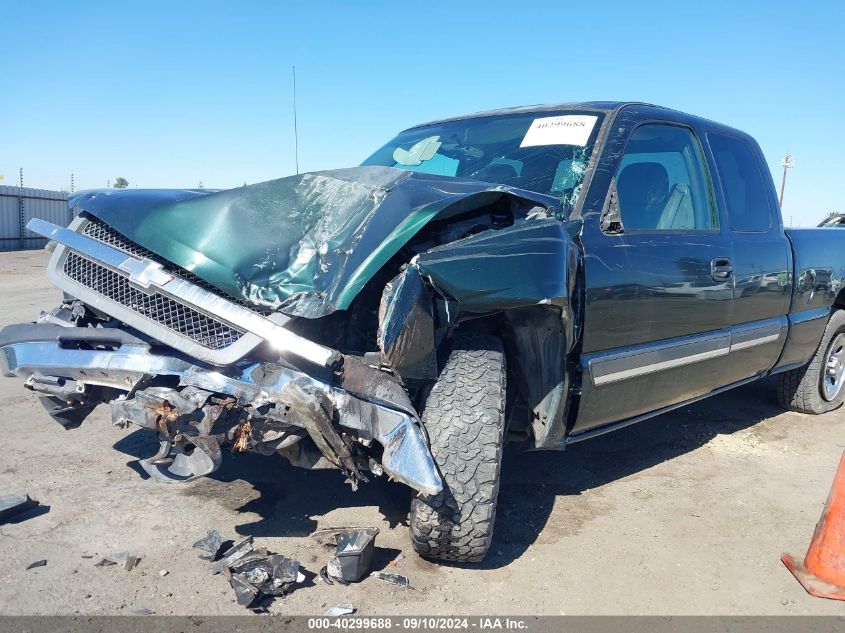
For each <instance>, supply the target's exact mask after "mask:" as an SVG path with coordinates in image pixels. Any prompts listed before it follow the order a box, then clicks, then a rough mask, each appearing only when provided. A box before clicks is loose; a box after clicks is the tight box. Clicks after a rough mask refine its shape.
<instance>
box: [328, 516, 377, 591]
mask: <svg viewBox="0 0 845 633" xmlns="http://www.w3.org/2000/svg"><path fill="white" fill-rule="evenodd" d="M377 535H378V528H377V527H370V528H360V529H355V530H349V531H347V532H340V533H338V534H337V537H336V538H337V551H336V552H335V556H334V557H333V558H332V559H331V560H330V561H329V565H327V567H328V572H329V575H330V576H335V577H338V576H339V577H340V578H342V579H343V580H345V581H346V582H358V581H359V580H361V578H363V577H364V576H365V575H366V574H367V572H368V571H370V563H371V562H372V560H373V550H374V549H375V543H376V536H377ZM335 561H337V565H338V566H339V568H340V570H339V572H340V573H339V574H337V573H334V562H335Z"/></svg>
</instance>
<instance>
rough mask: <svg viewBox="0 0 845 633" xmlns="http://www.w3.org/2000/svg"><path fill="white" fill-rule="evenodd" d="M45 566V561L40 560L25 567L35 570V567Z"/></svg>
mask: <svg viewBox="0 0 845 633" xmlns="http://www.w3.org/2000/svg"><path fill="white" fill-rule="evenodd" d="M46 566H47V560H46V559H42V560H37V561H35V562H34V563H30V564H29V565H27V569H35V568H36V567H46Z"/></svg>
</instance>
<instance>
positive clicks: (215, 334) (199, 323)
mask: <svg viewBox="0 0 845 633" xmlns="http://www.w3.org/2000/svg"><path fill="white" fill-rule="evenodd" d="M89 226H90V225H89ZM121 237H122V236H121ZM100 241H102V240H100ZM104 243H108V242H104ZM130 244H131V243H130ZM133 246H135V245H133ZM135 248H138V249H140V247H138V246H135ZM120 250H123V249H120ZM142 250H143V249H141V251H142ZM126 252H129V251H126ZM130 254H132V255H136V256H146V255H141V252H138V253H135V252H133V253H130ZM151 259H152V258H151ZM64 273H65V274H66V275H67V276H68V277H70V278H71V279H73V280H74V281H76V282H77V283H80V284H82V285H83V286H85V287H87V288H90V289H91V290H93V291H94V292H97V293H99V294H101V295H103V296H104V297H106V298H108V299H110V300H112V301H115V302H116V303H119V304H120V305H122V306H126V307H127V308H130V309H131V310H134V311H135V312H137V313H138V314H140V315H142V316H144V317H146V318H148V319H150V320H152V321H155V322H156V323H159V324H160V325H162V326H164V327H166V328H168V329H169V330H172V331H173V332H176V333H178V334H181V335H182V336H186V337H188V338H190V339H192V340H193V341H195V342H197V343H199V344H200V345H202V346H203V347H207V348H208V349H212V350H220V349H225V348H227V347H229V346H230V345H232V344H233V343H235V342H236V341H237V340H238V339H239V338H241V336H243V334H244V333H243V332H242V331H240V330H238V329H236V328H234V327H232V326H230V325H227V324H225V323H221V322H220V321H218V320H216V319H214V318H212V317H209V316H207V315H205V314H203V313H201V312H198V311H196V310H194V309H192V308H189V307H188V306H185V305H183V304H181V303H179V302H177V301H174V300H173V299H171V298H170V297H167V296H165V295H162V294H159V293H153V294H146V293H144V292H141V291H140V290H138V289H136V288H133V287H132V285H131V284H130V283H129V279H128V278H127V277H125V276H123V275H121V274H119V273H116V272H114V271H112V270H111V269H109V268H106V267H105V266H101V265H100V264H98V263H96V262H93V261H91V260H90V259H87V258H86V257H83V256H82V255H79V254H78V253H75V252H73V251H71V252H69V253H68V255H67V259H65V263H64Z"/></svg>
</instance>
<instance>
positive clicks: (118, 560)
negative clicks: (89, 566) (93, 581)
mask: <svg viewBox="0 0 845 633" xmlns="http://www.w3.org/2000/svg"><path fill="white" fill-rule="evenodd" d="M139 562H141V557H140V556H133V555H132V554H129V553H128V552H117V553H116V554H112V555H110V556H106V557H105V558H103V559H102V560H101V561H100V562H99V563H97V564H96V565H95V567H110V566H111V565H120V566H121V567H123V569H125V570H126V571H132V570H133V569H135V566H136V565H137V564H138V563H139Z"/></svg>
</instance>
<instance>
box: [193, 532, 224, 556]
mask: <svg viewBox="0 0 845 633" xmlns="http://www.w3.org/2000/svg"><path fill="white" fill-rule="evenodd" d="M222 546H223V537H222V536H220V532H218V531H217V530H208V533H207V534H206V536H205V537H203V538H201V539H200V540H198V541H197V542H196V543H194V547H196V548H197V549H198V550H200V554H199V557H200V558H202V559H203V560H212V561H213V560H216V559H217V554H218V553H219V552H220V548H221V547H222Z"/></svg>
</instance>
